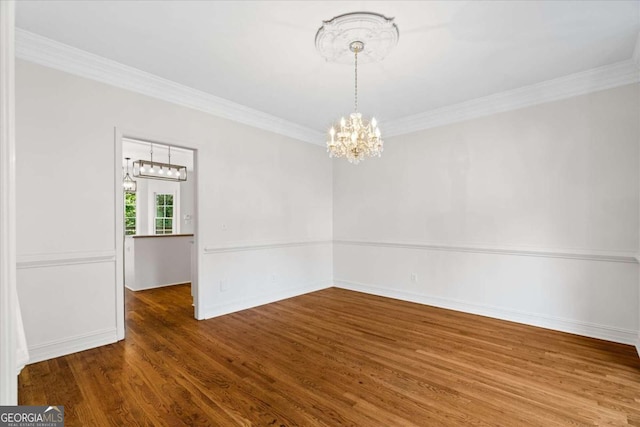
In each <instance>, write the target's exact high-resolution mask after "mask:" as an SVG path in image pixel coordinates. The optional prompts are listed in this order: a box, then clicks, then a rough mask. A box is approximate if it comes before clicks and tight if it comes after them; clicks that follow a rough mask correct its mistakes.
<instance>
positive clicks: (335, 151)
mask: <svg viewBox="0 0 640 427" xmlns="http://www.w3.org/2000/svg"><path fill="white" fill-rule="evenodd" d="M398 37H399V32H398V27H397V26H396V24H395V23H394V22H393V18H387V17H385V16H384V15H380V14H377V13H371V12H354V13H347V14H344V15H340V16H337V17H335V18H333V19H331V20H329V21H324V23H323V25H322V27H320V29H319V30H318V33H317V34H316V48H317V49H318V51H319V52H320V54H321V55H322V56H324V58H325V59H326V60H327V61H331V62H345V60H346V59H347V56H348V55H349V54H350V52H352V53H353V59H354V64H355V66H354V69H355V82H354V83H355V84H354V109H353V113H351V114H350V115H349V116H348V117H347V118H345V117H342V118H341V119H340V121H339V122H337V123H335V124H334V125H333V126H331V128H330V129H329V135H328V137H327V152H328V153H329V157H344V158H346V159H347V160H348V161H349V163H353V164H358V163H360V162H361V161H363V160H364V159H365V158H366V157H380V156H381V155H382V151H383V146H384V141H383V140H382V134H381V132H380V128H379V127H378V123H377V121H376V119H375V117H372V118H371V120H369V119H367V118H365V117H363V116H362V114H361V113H360V112H358V56H359V55H360V54H362V55H363V56H364V58H363V59H365V62H366V61H379V60H381V59H383V58H384V57H385V55H386V54H388V53H389V51H390V50H391V49H392V48H393V47H394V46H395V45H396V43H397V42H398ZM365 41H366V44H367V45H368V46H371V47H372V48H371V49H367V51H365Z"/></svg>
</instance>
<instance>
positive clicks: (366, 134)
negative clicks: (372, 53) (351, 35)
mask: <svg viewBox="0 0 640 427" xmlns="http://www.w3.org/2000/svg"><path fill="white" fill-rule="evenodd" d="M349 49H351V51H352V52H353V53H354V56H355V90H354V93H355V96H354V98H355V102H354V108H353V111H354V112H353V113H351V114H350V115H349V118H348V119H346V120H345V118H344V117H342V118H341V119H340V123H336V124H335V125H333V126H331V129H329V139H328V140H327V152H328V153H329V157H346V158H347V160H348V161H349V163H354V164H356V165H357V164H358V163H360V161H361V160H363V159H364V157H380V156H381V155H382V150H383V144H384V142H383V141H382V137H381V134H380V128H379V127H378V124H377V123H376V118H375V117H373V118H371V120H367V119H363V118H362V114H360V113H358V52H361V51H362V50H363V49H364V43H363V42H361V41H354V42H351V44H350V45H349Z"/></svg>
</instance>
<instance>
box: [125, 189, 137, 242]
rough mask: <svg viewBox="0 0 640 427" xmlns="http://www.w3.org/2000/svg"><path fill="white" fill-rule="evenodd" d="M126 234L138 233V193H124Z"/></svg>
mask: <svg viewBox="0 0 640 427" xmlns="http://www.w3.org/2000/svg"><path fill="white" fill-rule="evenodd" d="M124 234H126V235H127V236H130V235H133V234H136V193H124Z"/></svg>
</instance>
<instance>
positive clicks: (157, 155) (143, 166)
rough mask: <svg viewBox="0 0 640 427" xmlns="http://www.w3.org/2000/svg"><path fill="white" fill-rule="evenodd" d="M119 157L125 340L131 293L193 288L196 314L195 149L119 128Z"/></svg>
mask: <svg viewBox="0 0 640 427" xmlns="http://www.w3.org/2000/svg"><path fill="white" fill-rule="evenodd" d="M116 159H117V161H116V163H117V164H116V169H117V170H118V173H116V177H117V184H116V185H117V187H116V188H117V189H118V190H117V191H116V193H117V194H116V199H117V200H116V218H118V221H117V223H116V246H117V247H118V262H116V268H117V275H118V284H117V288H118V289H117V292H116V300H117V301H116V304H117V307H116V311H117V317H118V320H117V328H118V338H119V339H123V338H124V336H125V308H124V307H125V298H126V295H127V294H128V295H131V292H134V293H135V292H142V291H146V290H150V289H155V288H164V287H168V286H178V285H179V286H182V287H184V286H189V287H190V289H191V296H192V305H193V316H194V317H195V318H197V314H198V292H197V286H198V259H197V254H198V251H197V249H196V248H197V214H196V213H197V206H198V205H197V194H198V192H197V167H196V164H197V162H196V160H197V150H195V149H193V148H188V147H185V146H181V145H176V144H173V143H168V142H165V141H159V140H155V139H149V138H141V137H136V136H133V135H127V134H118V133H117V132H116ZM118 193H119V194H118ZM124 288H127V290H128V291H127V292H124Z"/></svg>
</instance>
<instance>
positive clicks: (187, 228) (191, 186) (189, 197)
mask: <svg viewBox="0 0 640 427" xmlns="http://www.w3.org/2000/svg"><path fill="white" fill-rule="evenodd" d="M187 176H188V179H187V180H186V181H184V182H181V183H180V217H179V218H178V222H179V224H180V233H184V234H193V231H194V227H193V225H194V224H195V220H196V218H195V217H196V212H195V209H194V208H195V189H196V178H197V176H196V174H195V173H193V171H192V170H189V171H187ZM185 215H188V216H189V218H190V219H185Z"/></svg>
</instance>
